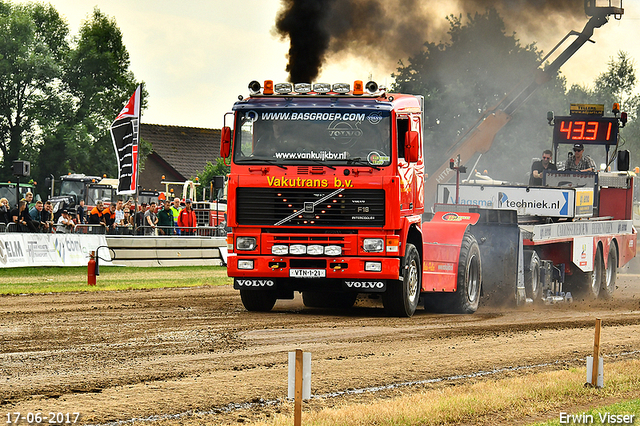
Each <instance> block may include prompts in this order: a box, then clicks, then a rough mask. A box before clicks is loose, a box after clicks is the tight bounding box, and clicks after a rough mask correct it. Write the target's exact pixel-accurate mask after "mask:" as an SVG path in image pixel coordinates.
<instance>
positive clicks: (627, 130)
mask: <svg viewBox="0 0 640 426" xmlns="http://www.w3.org/2000/svg"><path fill="white" fill-rule="evenodd" d="M608 65H609V67H608V69H607V70H606V71H605V72H603V73H601V74H600V75H598V76H597V77H596V79H595V81H594V82H593V85H592V86H583V85H573V86H571V88H570V89H569V90H568V92H567V99H568V100H569V102H571V103H584V104H603V105H604V106H605V112H606V113H607V114H610V111H611V108H612V106H613V103H614V102H618V103H619V104H620V110H621V111H625V112H627V113H628V117H629V122H628V124H627V125H626V126H625V127H624V128H622V129H621V130H620V136H621V138H620V143H619V145H618V146H617V147H616V149H628V150H630V151H631V153H632V156H631V159H632V161H633V158H634V156H633V153H638V152H640V122H639V118H640V96H638V95H637V94H635V93H634V90H635V87H636V83H637V78H636V72H635V65H634V61H633V60H632V59H631V58H630V57H629V55H628V54H627V53H626V52H622V51H620V52H618V54H617V57H616V58H613V57H612V58H610V59H609V64H608ZM568 108H569V104H568V103H567V105H566V106H565V107H564V108H563V109H562V115H566V114H568ZM558 115H560V114H558ZM613 150H614V149H613V148H610V154H609V156H610V157H611V155H612V154H613ZM589 155H590V156H592V157H593V158H594V160H597V161H596V163H597V164H600V163H604V162H605V158H604V150H596V149H592V150H591V152H590V153H589ZM636 164H638V162H637V160H636ZM631 165H632V166H633V165H634V164H633V163H632V164H631Z"/></svg>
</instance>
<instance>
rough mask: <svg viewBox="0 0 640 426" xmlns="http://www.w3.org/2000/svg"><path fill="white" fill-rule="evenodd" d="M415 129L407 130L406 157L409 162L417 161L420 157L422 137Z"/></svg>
mask: <svg viewBox="0 0 640 426" xmlns="http://www.w3.org/2000/svg"><path fill="white" fill-rule="evenodd" d="M418 136H419V135H418V132H416V131H415V130H407V134H406V135H405V139H404V140H405V146H404V158H405V160H407V161H408V162H409V163H415V162H416V161H418V159H419V158H420V138H419V137H418Z"/></svg>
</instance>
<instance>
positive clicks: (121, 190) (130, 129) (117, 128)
mask: <svg viewBox="0 0 640 426" xmlns="http://www.w3.org/2000/svg"><path fill="white" fill-rule="evenodd" d="M140 92H141V87H140V86H138V88H137V89H136V91H135V93H134V94H133V96H131V98H130V99H129V102H127V105H125V107H124V108H123V109H122V111H120V114H118V116H117V117H116V119H115V120H114V121H113V124H112V125H111V140H113V147H114V148H115V150H116V157H117V158H118V181H119V182H118V195H120V194H135V193H136V187H137V184H138V143H139V142H140Z"/></svg>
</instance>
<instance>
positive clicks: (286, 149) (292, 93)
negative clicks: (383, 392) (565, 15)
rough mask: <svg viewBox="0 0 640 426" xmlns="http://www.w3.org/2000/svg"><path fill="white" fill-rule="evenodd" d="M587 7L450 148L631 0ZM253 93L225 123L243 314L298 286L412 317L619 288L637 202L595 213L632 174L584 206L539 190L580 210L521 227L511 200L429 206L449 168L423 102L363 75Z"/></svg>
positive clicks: (480, 146) (502, 117)
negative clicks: (561, 43) (555, 47)
mask: <svg viewBox="0 0 640 426" xmlns="http://www.w3.org/2000/svg"><path fill="white" fill-rule="evenodd" d="M588 3H589V2H586V3H585V5H587V4H588ZM588 12H589V13H590V14H592V15H593V16H592V18H591V19H590V20H589V23H588V24H587V25H586V26H585V29H584V30H583V32H582V33H576V34H577V35H578V37H577V39H576V41H574V42H573V43H572V44H571V45H570V46H569V47H568V48H567V49H566V50H565V51H564V52H562V53H561V54H560V55H559V56H558V58H557V59H556V60H554V61H553V62H552V63H551V64H549V65H547V66H546V67H545V69H544V70H541V69H538V70H536V72H535V73H534V75H533V76H532V78H531V80H530V82H529V83H527V82H526V79H525V84H523V85H521V86H519V87H518V88H516V89H514V91H512V92H510V93H509V94H508V95H507V96H506V97H505V99H503V100H502V101H501V102H500V103H499V104H498V105H496V106H495V107H494V108H492V109H490V110H489V111H487V112H486V113H485V114H483V118H481V120H479V122H478V123H477V124H476V126H474V127H473V128H472V129H471V130H470V132H469V133H468V134H467V135H465V136H464V137H463V138H462V139H461V140H460V141H458V142H457V143H456V145H455V147H454V149H453V151H452V152H453V153H455V157H456V158H460V157H462V158H463V161H464V162H466V161H468V160H469V159H470V158H471V157H472V155H473V154H474V153H476V152H486V150H488V149H489V147H490V145H491V143H492V141H493V137H494V136H495V134H496V133H497V131H499V130H500V128H502V127H503V126H504V125H505V124H506V123H507V122H508V121H509V120H510V118H511V114H513V113H514V112H515V110H516V109H517V108H518V107H519V105H521V104H522V103H523V102H525V101H526V99H527V98H528V97H529V96H530V95H531V93H533V91H535V90H536V89H537V88H538V87H539V86H540V85H541V84H543V83H544V81H546V80H548V79H549V78H550V75H551V74H552V73H554V72H556V71H557V69H558V68H559V66H560V65H561V64H562V63H564V62H565V61H566V60H567V59H568V58H569V57H570V56H571V55H572V54H573V53H575V51H577V50H578V49H579V47H580V46H581V45H582V44H584V43H585V42H586V41H587V40H588V39H589V37H590V36H591V34H592V33H593V29H594V28H596V27H599V26H601V25H603V24H604V23H605V22H606V18H607V16H609V15H611V14H617V15H621V14H622V9H620V8H612V7H608V8H592V9H589V10H588ZM249 91H250V96H249V97H247V98H241V99H240V100H239V101H238V102H236V103H235V104H234V107H233V112H232V113H231V115H232V117H233V130H232V128H231V126H226V125H225V126H224V127H223V129H222V139H221V153H220V154H221V157H223V158H230V162H231V164H230V165H231V172H230V174H229V180H228V204H227V214H228V226H229V227H230V229H231V232H230V233H229V234H228V236H227V246H228V259H227V271H228V275H229V276H230V277H233V278H234V288H236V289H237V290H239V291H240V296H241V299H242V302H243V304H244V306H245V308H246V309H248V310H251V311H269V310H271V309H272V308H273V306H274V304H275V302H276V300H278V299H291V298H293V296H294V292H296V291H299V292H302V298H303V301H304V304H305V306H308V307H333V308H348V307H351V306H352V305H353V304H354V302H355V300H356V298H357V296H358V294H361V293H377V294H379V295H380V296H381V298H382V301H383V305H384V308H385V310H386V311H387V313H388V314H389V315H393V316H405V317H407V316H411V315H413V313H414V312H415V310H416V307H417V306H418V303H419V301H420V300H423V303H424V306H425V308H427V309H430V310H434V311H440V312H451V313H473V312H475V311H476V309H477V308H478V304H479V300H480V297H481V296H482V297H484V298H485V299H487V300H493V301H500V302H508V303H518V304H523V303H526V302H527V301H529V302H535V301H546V302H549V303H552V302H555V301H559V300H567V299H571V297H572V295H575V294H576V293H578V294H580V295H584V296H591V297H593V296H595V295H596V294H597V295H602V296H603V297H604V296H610V295H611V292H612V291H613V288H615V270H616V268H617V267H618V266H622V265H623V264H624V263H626V262H627V261H628V260H629V259H631V258H632V257H633V256H635V243H636V233H635V229H633V226H632V223H631V220H630V218H631V214H632V212H631V205H630V204H631V203H629V205H628V206H627V205H625V206H627V207H628V211H627V210H625V211H623V212H619V213H617V214H616V215H615V216H611V215H607V216H602V215H601V214H600V213H601V211H600V210H598V209H597V208H596V207H597V206H598V205H601V204H598V203H597V201H596V200H595V197H605V198H607V199H610V198H611V197H617V196H618V193H619V191H622V192H623V193H624V194H625V197H628V196H629V193H631V194H632V191H633V178H632V177H631V176H624V177H623V178H622V180H623V181H624V182H622V183H616V184H612V185H613V186H616V187H615V188H611V190H609V186H606V187H604V186H602V185H601V186H596V185H595V184H594V185H593V186H592V188H591V192H590V194H591V204H589V202H588V201H585V200H588V199H589V192H588V191H586V192H584V191H583V192H579V191H578V192H576V190H575V188H570V189H566V188H565V189H561V188H540V189H547V190H548V191H549V194H550V193H551V192H553V195H554V196H556V197H560V199H559V201H558V202H559V203H561V202H562V201H563V200H566V203H569V200H570V199H571V200H572V201H571V202H572V203H573V204H571V205H572V206H573V207H572V210H571V214H566V215H564V216H563V217H559V218H555V217H554V216H553V215H552V214H551V215H550V214H549V212H548V211H543V212H541V213H540V215H539V220H538V221H537V222H536V221H533V222H529V221H527V223H522V218H523V217H524V216H523V215H521V214H519V211H518V206H517V204H518V202H519V201H517V200H516V201H513V199H509V198H508V197H509V194H507V200H506V201H505V203H503V204H501V205H500V206H499V208H497V207H495V206H493V205H492V206H479V205H477V204H475V205H474V204H471V203H470V204H464V205H462V204H460V203H457V202H456V203H454V204H453V205H451V204H447V200H448V197H444V200H443V202H441V203H437V204H435V205H433V204H432V202H430V201H429V202H427V204H426V205H425V200H431V199H433V200H435V198H436V195H437V188H438V187H437V185H438V184H444V183H445V182H446V176H450V175H455V174H456V173H443V172H440V171H438V172H437V174H436V177H437V179H438V182H435V181H434V183H432V184H430V185H427V183H426V181H425V173H424V163H423V155H424V152H428V150H429V147H424V146H423V142H422V141H423V139H422V126H423V120H424V116H423V114H424V108H423V99H422V97H421V96H415V95H405V94H396V93H387V92H386V90H384V88H381V87H379V86H378V85H377V84H376V83H374V82H368V83H367V84H363V83H362V81H356V82H354V84H353V87H351V85H349V84H333V85H329V84H322V83H318V84H313V85H312V84H309V83H300V84H295V85H294V84H290V83H281V84H275V85H274V84H273V82H272V81H269V80H267V81H265V82H264V84H260V83H259V82H257V81H254V82H251V83H250V84H249ZM226 118H227V116H225V119H226ZM596 120H597V119H596ZM615 123H616V126H617V125H618V120H617V119H616V120H615ZM225 124H226V123H225ZM616 129H617V127H616ZM447 166H449V168H450V169H451V170H454V169H458V170H460V167H459V163H456V164H454V162H453V161H451V164H449V162H447ZM431 179H434V178H431ZM520 190H521V191H523V193H528V192H531V190H532V189H531V188H526V187H525V188H521V189H520ZM534 192H535V191H534ZM614 192H615V193H616V195H613V193H614ZM503 195H504V194H503ZM516 197H517V195H516ZM542 197H543V198H544V197H545V196H544V195H542ZM576 197H578V198H577V199H578V200H579V204H580V206H579V207H581V208H580V209H576V208H575V207H576ZM581 197H582V198H581ZM509 200H511V202H512V203H515V204H514V205H513V206H511V204H512V203H510V202H509ZM510 206H511V207H510ZM594 206H595V207H594ZM425 207H427V213H426V214H425ZM556 207H557V208H558V209H560V210H562V211H563V212H564V209H565V208H566V209H567V210H568V209H569V208H570V206H569V205H568V204H563V205H562V206H560V205H558V206H556ZM589 209H590V212H589ZM576 212H577V213H576ZM545 215H546V216H545ZM526 216H536V215H535V214H533V215H529V214H527V215H526ZM602 224H605V225H604V226H603V225H602ZM612 247H614V248H615V254H613V251H612V250H613V249H612ZM612 280H613V282H614V284H612ZM565 283H566V284H567V286H569V287H570V289H571V292H569V291H567V290H568V289H567V288H564V285H565ZM600 289H604V291H602V292H601V291H600ZM596 290H597V291H596Z"/></svg>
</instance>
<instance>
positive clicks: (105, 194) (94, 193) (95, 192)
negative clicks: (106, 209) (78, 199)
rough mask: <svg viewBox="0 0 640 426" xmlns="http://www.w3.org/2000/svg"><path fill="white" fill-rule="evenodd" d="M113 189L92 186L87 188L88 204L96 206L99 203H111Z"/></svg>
mask: <svg viewBox="0 0 640 426" xmlns="http://www.w3.org/2000/svg"><path fill="white" fill-rule="evenodd" d="M111 192H112V188H111V187H110V186H90V187H88V188H87V204H88V205H90V206H95V205H96V203H97V202H98V201H104V202H106V203H109V202H111V201H112V200H111V198H112V197H111Z"/></svg>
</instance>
